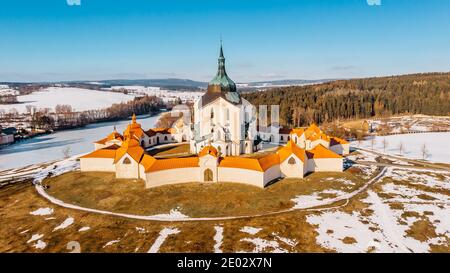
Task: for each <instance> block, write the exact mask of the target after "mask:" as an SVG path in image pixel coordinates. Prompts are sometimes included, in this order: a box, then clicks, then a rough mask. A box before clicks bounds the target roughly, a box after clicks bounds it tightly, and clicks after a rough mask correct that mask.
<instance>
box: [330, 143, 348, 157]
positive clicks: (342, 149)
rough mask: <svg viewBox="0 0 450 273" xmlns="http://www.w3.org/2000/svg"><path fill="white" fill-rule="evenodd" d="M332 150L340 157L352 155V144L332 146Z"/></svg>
mask: <svg viewBox="0 0 450 273" xmlns="http://www.w3.org/2000/svg"><path fill="white" fill-rule="evenodd" d="M330 150H331V151H333V152H335V153H337V154H339V155H348V154H349V153H350V144H336V145H333V146H331V147H330Z"/></svg>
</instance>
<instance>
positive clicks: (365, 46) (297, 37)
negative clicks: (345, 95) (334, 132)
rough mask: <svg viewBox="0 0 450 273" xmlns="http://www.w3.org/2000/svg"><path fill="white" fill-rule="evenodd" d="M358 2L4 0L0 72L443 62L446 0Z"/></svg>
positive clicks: (92, 76)
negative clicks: (220, 59)
mask: <svg viewBox="0 0 450 273" xmlns="http://www.w3.org/2000/svg"><path fill="white" fill-rule="evenodd" d="M70 1H73V0H70ZM367 1H368V0H328V1H326V0H323V1H322V0H295V1H288V0H277V1H275V0H272V1H269V0H241V1H233V0H228V1H225V0H208V1H206V0H205V1H203V0H198V1H195V0H192V1H189V0H170V1H169V0H161V1H159V0H134V1H133V0H127V1H125V0H108V1H106V0H81V5H80V6H70V5H68V4H67V0H2V1H1V2H0V5H1V8H0V81H47V80H53V81H58V80H97V79H112V78H131V79H133V78H168V77H171V78H174V77H176V78H189V79H194V80H202V81H208V80H210V79H211V78H212V77H213V75H214V74H215V71H216V67H217V55H218V47H219V40H220V37H221V36H222V37H223V43H224V51H225V57H226V58H227V68H228V74H229V75H230V76H231V77H232V78H233V79H235V80H236V81H238V82H239V81H241V82H242V81H256V80H275V79H321V78H342V77H343V78H350V77H365V76H375V75H392V74H406V73H415V72H428V71H450V16H449V14H450V1H448V0H381V5H368V3H367ZM369 1H374V2H377V1H376V0H369Z"/></svg>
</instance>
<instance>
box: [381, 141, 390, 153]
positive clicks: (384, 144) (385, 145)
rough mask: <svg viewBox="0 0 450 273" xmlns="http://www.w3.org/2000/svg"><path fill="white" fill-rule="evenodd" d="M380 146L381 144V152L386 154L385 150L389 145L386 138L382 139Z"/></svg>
mask: <svg viewBox="0 0 450 273" xmlns="http://www.w3.org/2000/svg"><path fill="white" fill-rule="evenodd" d="M382 144H383V152H384V153H386V148H387V147H388V145H389V142H388V141H387V139H386V138H383V141H382Z"/></svg>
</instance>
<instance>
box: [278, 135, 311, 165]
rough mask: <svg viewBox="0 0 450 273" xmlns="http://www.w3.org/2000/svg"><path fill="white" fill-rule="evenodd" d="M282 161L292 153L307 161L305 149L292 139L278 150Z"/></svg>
mask: <svg viewBox="0 0 450 273" xmlns="http://www.w3.org/2000/svg"><path fill="white" fill-rule="evenodd" d="M277 153H278V156H279V157H280V162H283V161H285V160H286V159H287V158H288V157H289V156H290V155H291V154H295V155H296V156H297V157H298V158H299V159H300V160H301V161H303V162H305V150H304V149H302V148H300V147H298V146H297V144H295V143H294V141H292V139H291V140H290V141H289V142H288V143H287V144H286V145H285V146H284V147H281V148H280V149H279V150H278V152H277Z"/></svg>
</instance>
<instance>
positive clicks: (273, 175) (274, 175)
mask: <svg viewBox="0 0 450 273" xmlns="http://www.w3.org/2000/svg"><path fill="white" fill-rule="evenodd" d="M280 177H281V171H280V165H278V164H276V165H274V166H272V167H270V168H269V169H267V170H266V171H265V172H264V186H265V185H267V183H269V182H271V181H272V180H275V179H278V178H280Z"/></svg>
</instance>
